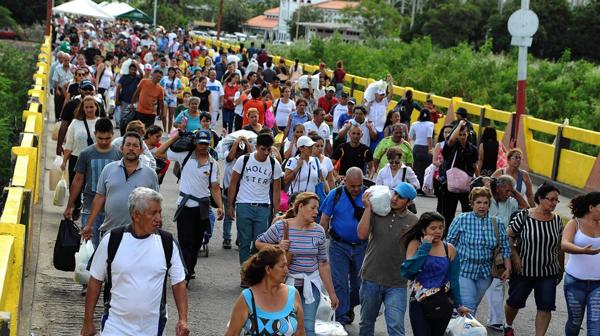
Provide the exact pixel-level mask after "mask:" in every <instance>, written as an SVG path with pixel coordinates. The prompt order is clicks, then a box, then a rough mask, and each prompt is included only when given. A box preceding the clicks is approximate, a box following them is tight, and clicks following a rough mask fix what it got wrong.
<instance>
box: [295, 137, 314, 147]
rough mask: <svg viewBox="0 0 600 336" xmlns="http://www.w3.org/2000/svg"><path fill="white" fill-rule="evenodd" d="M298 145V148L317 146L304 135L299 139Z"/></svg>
mask: <svg viewBox="0 0 600 336" xmlns="http://www.w3.org/2000/svg"><path fill="white" fill-rule="evenodd" d="M296 144H297V145H298V148H300V147H311V146H312V145H314V144H315V142H314V141H313V140H312V139H311V138H309V137H307V136H306V135H303V136H301V137H300V138H299V139H298V142H296Z"/></svg>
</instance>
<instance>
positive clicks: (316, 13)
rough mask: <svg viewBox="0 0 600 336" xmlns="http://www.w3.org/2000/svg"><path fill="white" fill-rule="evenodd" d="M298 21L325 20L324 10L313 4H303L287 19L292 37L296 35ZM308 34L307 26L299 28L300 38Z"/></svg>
mask: <svg viewBox="0 0 600 336" xmlns="http://www.w3.org/2000/svg"><path fill="white" fill-rule="evenodd" d="M296 22H324V17H323V12H322V11H321V10H320V9H318V8H314V7H311V6H302V7H300V8H298V9H297V10H296V11H295V12H294V14H293V15H292V17H291V18H290V19H289V20H287V21H286V23H287V25H288V33H289V34H290V36H292V37H296ZM304 36H306V27H304V26H300V27H299V28H298V38H301V37H304Z"/></svg>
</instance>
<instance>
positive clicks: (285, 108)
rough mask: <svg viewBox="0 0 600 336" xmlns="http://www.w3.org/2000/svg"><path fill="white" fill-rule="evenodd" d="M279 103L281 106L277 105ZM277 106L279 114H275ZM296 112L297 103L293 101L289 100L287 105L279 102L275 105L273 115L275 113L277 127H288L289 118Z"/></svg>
mask: <svg viewBox="0 0 600 336" xmlns="http://www.w3.org/2000/svg"><path fill="white" fill-rule="evenodd" d="M277 102H279V105H277ZM275 106H277V113H275ZM294 111H296V103H294V101H293V100H291V99H290V100H289V101H288V102H287V103H284V102H283V101H280V100H277V101H275V102H274V103H273V113H275V123H276V124H277V126H280V127H285V126H287V121H288V117H289V116H290V114H292V112H294Z"/></svg>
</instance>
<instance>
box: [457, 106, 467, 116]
mask: <svg viewBox="0 0 600 336" xmlns="http://www.w3.org/2000/svg"><path fill="white" fill-rule="evenodd" d="M456 114H457V115H459V116H463V117H466V116H467V110H466V109H465V108H464V107H459V108H458V109H457V110H456Z"/></svg>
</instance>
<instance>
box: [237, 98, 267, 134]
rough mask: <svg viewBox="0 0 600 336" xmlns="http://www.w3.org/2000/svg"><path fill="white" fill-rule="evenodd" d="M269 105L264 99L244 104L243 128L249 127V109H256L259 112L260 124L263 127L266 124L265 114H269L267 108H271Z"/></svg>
mask: <svg viewBox="0 0 600 336" xmlns="http://www.w3.org/2000/svg"><path fill="white" fill-rule="evenodd" d="M270 105H271V104H270V102H269V103H265V102H263V100H262V98H257V99H254V98H252V99H250V100H248V101H247V102H245V103H244V121H243V122H242V127H244V126H246V125H249V124H250V120H248V109H249V108H251V107H254V108H255V109H257V110H258V123H259V124H261V125H264V124H265V113H266V112H267V108H269V106H270Z"/></svg>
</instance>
